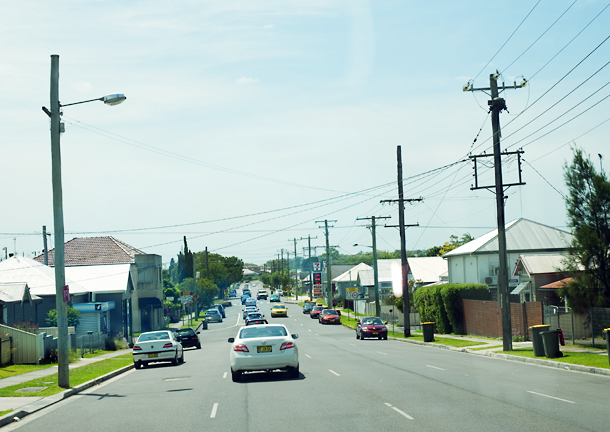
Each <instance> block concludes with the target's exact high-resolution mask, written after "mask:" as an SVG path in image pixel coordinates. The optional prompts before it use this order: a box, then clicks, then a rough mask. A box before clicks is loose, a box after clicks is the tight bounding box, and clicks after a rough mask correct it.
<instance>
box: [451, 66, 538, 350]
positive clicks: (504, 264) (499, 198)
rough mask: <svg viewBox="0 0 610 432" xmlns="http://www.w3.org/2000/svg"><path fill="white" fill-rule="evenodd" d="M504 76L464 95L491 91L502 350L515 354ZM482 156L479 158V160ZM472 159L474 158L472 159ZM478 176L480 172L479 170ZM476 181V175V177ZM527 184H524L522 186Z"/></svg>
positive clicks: (492, 78)
mask: <svg viewBox="0 0 610 432" xmlns="http://www.w3.org/2000/svg"><path fill="white" fill-rule="evenodd" d="M499 77H500V73H499V72H498V71H496V73H493V74H490V75H489V88H473V87H472V85H471V84H470V83H468V84H466V85H465V86H464V87H463V88H462V90H464V91H491V100H489V101H488V102H487V104H488V105H489V110H490V111H491V126H492V130H493V148H494V154H493V157H494V168H495V180H496V182H495V183H496V184H495V193H496V213H497V219H498V254H499V257H500V268H499V269H498V297H499V301H500V305H501V310H502V346H503V350H504V351H512V349H513V339H512V326H511V316H510V298H509V293H508V261H507V254H506V221H505V218H504V186H511V185H505V184H503V183H502V152H501V150H500V136H501V131H500V112H501V111H502V110H506V101H505V100H504V99H503V98H501V97H499V93H498V78H499ZM526 84H527V81H525V80H523V81H522V82H521V83H520V84H519V85H517V83H516V82H515V83H514V85H512V86H506V85H504V83H502V87H501V88H500V89H501V90H503V91H504V90H506V89H517V88H523V87H525V86H526ZM477 157H482V156H475V157H474V160H475V166H476V158H477ZM471 158H472V157H471ZM475 172H476V170H475ZM520 177H521V167H520V166H519V180H521V178H520ZM475 179H476V174H475ZM518 184H524V183H521V182H520V183H518ZM480 188H484V189H487V188H491V186H489V187H485V186H483V187H478V181H477V187H475V188H471V190H472V189H480Z"/></svg>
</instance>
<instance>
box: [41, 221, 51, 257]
mask: <svg viewBox="0 0 610 432" xmlns="http://www.w3.org/2000/svg"><path fill="white" fill-rule="evenodd" d="M47 236H49V237H50V236H51V234H49V233H47V226H46V225H43V226H42V245H43V248H44V265H46V266H48V265H49V248H48V246H47Z"/></svg>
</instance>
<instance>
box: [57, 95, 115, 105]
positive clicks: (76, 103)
mask: <svg viewBox="0 0 610 432" xmlns="http://www.w3.org/2000/svg"><path fill="white" fill-rule="evenodd" d="M103 100H104V98H103V97H101V98H97V99H89V100H86V101H82V102H73V103H69V104H62V103H60V104H59V106H60V107H67V106H71V105H78V104H84V103H87V102H93V101H103Z"/></svg>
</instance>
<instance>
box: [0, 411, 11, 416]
mask: <svg viewBox="0 0 610 432" xmlns="http://www.w3.org/2000/svg"><path fill="white" fill-rule="evenodd" d="M10 412H13V410H8V411H0V417H2V416H3V415H6V414H8V413H10Z"/></svg>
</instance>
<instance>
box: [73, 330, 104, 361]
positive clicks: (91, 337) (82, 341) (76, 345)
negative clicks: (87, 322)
mask: <svg viewBox="0 0 610 432" xmlns="http://www.w3.org/2000/svg"><path fill="white" fill-rule="evenodd" d="M70 345H71V348H72V350H73V351H77V352H80V354H81V356H82V355H83V354H84V353H85V352H93V351H97V350H101V349H104V348H106V335H105V334H104V333H90V334H86V335H83V336H77V335H76V334H71V335H70Z"/></svg>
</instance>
